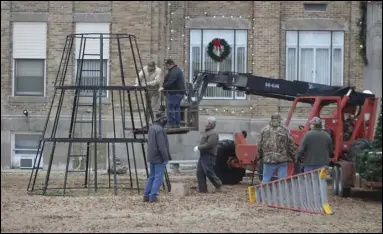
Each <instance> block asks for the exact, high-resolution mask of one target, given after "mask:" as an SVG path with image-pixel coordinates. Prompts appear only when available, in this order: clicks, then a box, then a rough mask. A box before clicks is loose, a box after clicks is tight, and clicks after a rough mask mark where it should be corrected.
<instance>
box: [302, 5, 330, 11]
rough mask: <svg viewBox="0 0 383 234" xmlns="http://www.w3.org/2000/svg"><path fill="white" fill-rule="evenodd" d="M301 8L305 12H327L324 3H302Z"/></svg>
mask: <svg viewBox="0 0 383 234" xmlns="http://www.w3.org/2000/svg"><path fill="white" fill-rule="evenodd" d="M303 7H304V9H305V11H311V12H315V11H317V12H318V11H327V4H326V3H304V4H303Z"/></svg>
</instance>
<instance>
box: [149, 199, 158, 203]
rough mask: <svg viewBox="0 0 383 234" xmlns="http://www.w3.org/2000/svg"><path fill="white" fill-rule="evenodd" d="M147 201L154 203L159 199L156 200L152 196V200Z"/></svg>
mask: <svg viewBox="0 0 383 234" xmlns="http://www.w3.org/2000/svg"><path fill="white" fill-rule="evenodd" d="M149 202H151V203H155V202H159V201H158V198H153V199H152V200H149Z"/></svg>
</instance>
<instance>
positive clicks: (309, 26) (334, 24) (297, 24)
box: [282, 19, 348, 31]
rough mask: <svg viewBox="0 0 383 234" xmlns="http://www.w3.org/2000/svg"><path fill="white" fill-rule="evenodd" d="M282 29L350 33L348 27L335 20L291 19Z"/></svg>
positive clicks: (283, 24)
mask: <svg viewBox="0 0 383 234" xmlns="http://www.w3.org/2000/svg"><path fill="white" fill-rule="evenodd" d="M282 29H284V30H329V31H330V30H338V31H348V25H347V24H342V23H339V22H338V21H337V20H333V19H291V20H286V21H284V22H283V23H282Z"/></svg>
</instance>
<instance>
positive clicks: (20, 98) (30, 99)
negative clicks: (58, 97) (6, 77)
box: [8, 96, 49, 104]
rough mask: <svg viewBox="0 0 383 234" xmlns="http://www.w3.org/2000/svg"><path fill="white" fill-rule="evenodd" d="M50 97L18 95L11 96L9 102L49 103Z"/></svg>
mask: <svg viewBox="0 0 383 234" xmlns="http://www.w3.org/2000/svg"><path fill="white" fill-rule="evenodd" d="M48 101H49V98H48V97H31V96H25V97H23V96H18V97H9V98H8V102H9V103H10V104H12V103H48Z"/></svg>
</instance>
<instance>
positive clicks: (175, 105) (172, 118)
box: [168, 93, 184, 127]
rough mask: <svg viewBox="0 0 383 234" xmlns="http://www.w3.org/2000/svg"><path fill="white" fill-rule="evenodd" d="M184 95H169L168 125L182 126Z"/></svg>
mask: <svg viewBox="0 0 383 234" xmlns="http://www.w3.org/2000/svg"><path fill="white" fill-rule="evenodd" d="M183 96H184V95H182V94H173V93H169V94H168V124H169V125H173V126H177V127H179V126H180V121H181V100H182V97H183Z"/></svg>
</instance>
